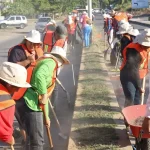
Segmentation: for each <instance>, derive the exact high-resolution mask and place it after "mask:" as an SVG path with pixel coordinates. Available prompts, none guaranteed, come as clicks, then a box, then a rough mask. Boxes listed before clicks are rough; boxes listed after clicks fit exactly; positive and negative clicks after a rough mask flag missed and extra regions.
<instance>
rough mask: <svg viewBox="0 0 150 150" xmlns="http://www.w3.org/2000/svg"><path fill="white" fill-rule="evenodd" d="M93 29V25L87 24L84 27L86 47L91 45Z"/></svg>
mask: <svg viewBox="0 0 150 150" xmlns="http://www.w3.org/2000/svg"><path fill="white" fill-rule="evenodd" d="M91 31H92V28H91V26H85V27H84V28H83V35H84V42H85V47H89V46H90V33H91Z"/></svg>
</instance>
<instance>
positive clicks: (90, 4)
mask: <svg viewBox="0 0 150 150" xmlns="http://www.w3.org/2000/svg"><path fill="white" fill-rule="evenodd" d="M88 14H89V17H90V18H91V20H92V0H88Z"/></svg>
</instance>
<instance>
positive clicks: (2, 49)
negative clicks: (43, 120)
mask: <svg viewBox="0 0 150 150" xmlns="http://www.w3.org/2000/svg"><path fill="white" fill-rule="evenodd" d="M34 25H35V24H34V23H32V24H31V25H29V26H28V27H26V28H25V29H23V30H22V29H18V30H17V29H14V28H10V29H5V30H0V63H2V62H4V61H7V55H8V50H9V48H11V47H12V46H15V45H16V44H18V43H20V42H21V41H22V40H23V37H24V36H25V35H26V34H27V33H28V32H29V31H30V30H31V29H34ZM77 39H78V41H79V42H78V43H76V44H75V47H74V49H70V50H68V52H67V55H68V58H69V60H70V63H71V64H70V65H68V66H65V67H64V68H63V69H62V71H61V73H60V74H59V79H60V81H61V82H62V84H63V86H64V87H65V89H66V90H67V91H68V93H69V95H70V101H71V106H70V107H68V102H67V97H66V93H65V92H64V91H63V90H62V88H61V87H60V86H59V96H58V100H57V101H56V105H55V106H56V107H55V111H56V115H57V117H58V120H59V122H60V125H61V128H62V132H63V133H64V134H65V135H66V137H67V139H62V138H61V137H60V136H59V135H58V133H59V129H58V128H57V125H56V122H55V120H54V118H53V117H51V128H50V130H51V134H52V140H53V144H54V148H53V150H67V147H68V140H69V135H70V130H71V122H72V116H73V110H74V103H75V98H76V90H77V84H78V75H79V69H80V61H81V54H82V42H81V39H80V37H78V35H77ZM72 70H73V72H74V78H75V84H74V82H73V72H72ZM50 116H52V115H51V112H50ZM14 123H15V126H17V125H16V124H17V122H16V120H14ZM44 135H45V141H44V142H45V145H44V150H49V149H50V148H49V143H48V138H47V133H46V131H45V133H44ZM20 142H21V139H17V140H16V145H15V149H16V150H21V145H20V144H21V143H20ZM0 150H2V148H0Z"/></svg>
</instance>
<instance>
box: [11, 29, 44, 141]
mask: <svg viewBox="0 0 150 150" xmlns="http://www.w3.org/2000/svg"><path fill="white" fill-rule="evenodd" d="M41 44H42V42H41V35H40V33H39V31H36V30H31V31H30V32H29V33H28V34H27V35H26V36H25V37H24V39H23V41H22V42H21V43H20V44H18V45H16V46H14V47H12V48H10V50H9V52H8V61H9V62H13V63H17V64H20V65H22V66H24V67H26V68H28V67H29V66H30V65H31V64H34V63H35V60H36V59H38V58H39V57H41V56H43V50H42V48H41ZM27 81H28V82H29V79H28V78H27ZM22 93H23V89H22V88H20V89H19V90H18V92H15V93H14V94H13V99H14V100H16V112H15V116H16V119H17V121H18V123H19V127H20V132H21V134H22V136H23V141H22V144H24V143H25V141H26V134H25V131H24V127H23V125H22V123H21V121H20V115H19V113H18V111H17V108H18V107H20V103H19V101H18V100H20V98H21V97H22Z"/></svg>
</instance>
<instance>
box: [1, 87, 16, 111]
mask: <svg viewBox="0 0 150 150" xmlns="http://www.w3.org/2000/svg"><path fill="white" fill-rule="evenodd" d="M13 105H15V101H14V100H13V99H12V98H11V95H10V94H9V92H8V90H7V89H6V88H5V87H4V86H3V85H2V84H0V111H1V110H4V109H6V108H9V107H11V106H13Z"/></svg>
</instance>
